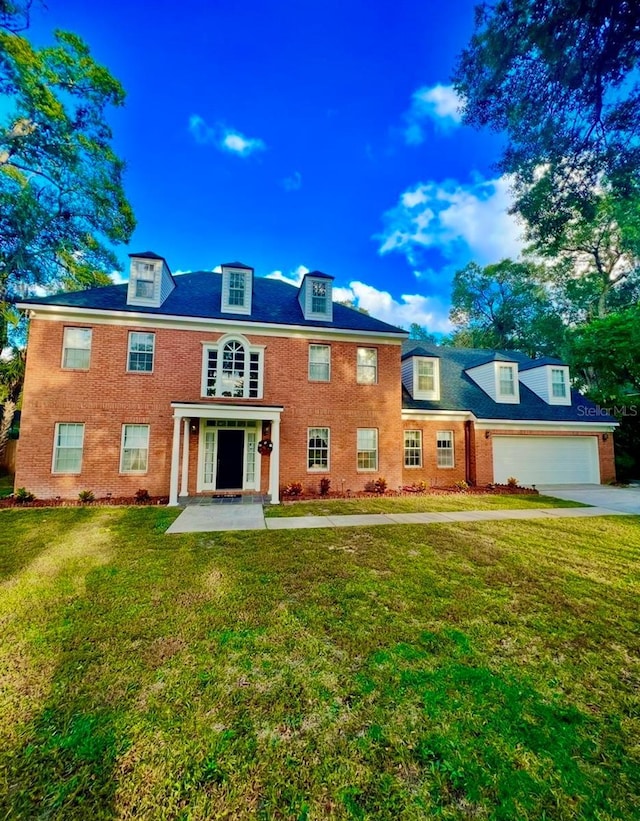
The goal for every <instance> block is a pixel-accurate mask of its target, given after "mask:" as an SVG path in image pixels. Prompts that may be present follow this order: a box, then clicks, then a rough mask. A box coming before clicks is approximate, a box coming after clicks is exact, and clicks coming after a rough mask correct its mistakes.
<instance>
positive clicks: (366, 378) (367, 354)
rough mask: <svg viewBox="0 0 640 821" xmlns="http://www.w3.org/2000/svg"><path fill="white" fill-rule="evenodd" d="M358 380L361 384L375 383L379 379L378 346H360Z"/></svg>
mask: <svg viewBox="0 0 640 821" xmlns="http://www.w3.org/2000/svg"><path fill="white" fill-rule="evenodd" d="M357 363H358V364H357V381H358V383H359V384H360V385H375V384H376V382H377V381H378V350H377V348H358V352H357Z"/></svg>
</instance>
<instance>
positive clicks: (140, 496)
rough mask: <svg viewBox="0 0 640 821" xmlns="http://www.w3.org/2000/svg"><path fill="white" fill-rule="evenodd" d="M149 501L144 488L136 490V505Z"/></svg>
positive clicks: (147, 492)
mask: <svg viewBox="0 0 640 821" xmlns="http://www.w3.org/2000/svg"><path fill="white" fill-rule="evenodd" d="M150 499H151V496H149V491H148V490H147V489H146V487H141V488H139V489H138V490H136V504H139V505H141V504H144V503H145V502H148V501H149V500H150Z"/></svg>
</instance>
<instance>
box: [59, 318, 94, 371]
mask: <svg viewBox="0 0 640 821" xmlns="http://www.w3.org/2000/svg"><path fill="white" fill-rule="evenodd" d="M90 361H91V328H65V329H64V335H63V340H62V367H63V368H74V369H77V370H82V371H86V370H88V369H89V362H90Z"/></svg>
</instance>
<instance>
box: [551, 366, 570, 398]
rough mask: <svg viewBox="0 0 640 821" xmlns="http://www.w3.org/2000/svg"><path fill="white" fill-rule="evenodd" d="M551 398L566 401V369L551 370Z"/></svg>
mask: <svg viewBox="0 0 640 821" xmlns="http://www.w3.org/2000/svg"><path fill="white" fill-rule="evenodd" d="M551 396H552V397H553V398H554V399H566V396H567V382H566V379H565V372H564V368H551Z"/></svg>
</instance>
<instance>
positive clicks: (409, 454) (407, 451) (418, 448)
mask: <svg viewBox="0 0 640 821" xmlns="http://www.w3.org/2000/svg"><path fill="white" fill-rule="evenodd" d="M411 434H413V436H414V443H413V444H407V439H408V437H409V436H410V435H411ZM416 443H417V444H416ZM416 457H417V462H414V463H411V464H410V462H411V459H412V458H413V459H415V458H416ZM404 466H405V468H407V470H414V469H415V468H421V467H422V431H421V430H405V431H404Z"/></svg>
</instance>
